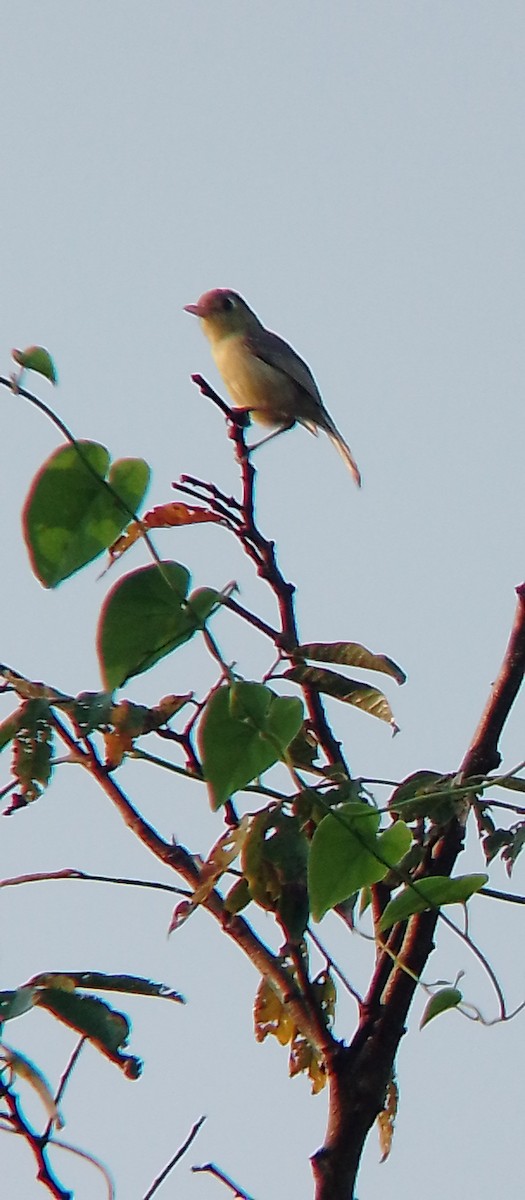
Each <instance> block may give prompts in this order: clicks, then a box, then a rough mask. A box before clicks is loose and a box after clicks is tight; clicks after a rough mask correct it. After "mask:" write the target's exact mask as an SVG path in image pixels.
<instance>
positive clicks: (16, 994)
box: [0, 984, 35, 1026]
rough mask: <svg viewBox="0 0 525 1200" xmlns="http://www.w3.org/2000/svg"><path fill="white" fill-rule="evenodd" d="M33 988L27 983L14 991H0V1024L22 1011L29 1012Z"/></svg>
mask: <svg viewBox="0 0 525 1200" xmlns="http://www.w3.org/2000/svg"><path fill="white" fill-rule="evenodd" d="M34 995H35V989H34V987H31V986H30V985H29V984H27V985H26V986H25V987H21V988H17V989H16V991H9V992H0V1026H1V1025H2V1023H3V1022H4V1021H12V1020H13V1019H14V1017H20V1016H21V1015H22V1013H26V1012H29V1011H30V1010H31V1009H32V1007H33V1003H34Z"/></svg>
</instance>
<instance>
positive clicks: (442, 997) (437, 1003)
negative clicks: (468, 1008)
mask: <svg viewBox="0 0 525 1200" xmlns="http://www.w3.org/2000/svg"><path fill="white" fill-rule="evenodd" d="M462 999H463V996H462V994H461V992H460V991H458V988H455V987H447V988H441V991H440V992H435V994H434V995H433V996H431V997H430V1000H429V1001H428V1004H426V1005H425V1011H424V1013H423V1016H422V1017H421V1020H420V1022H419V1028H420V1029H424V1027H425V1025H428V1022H429V1021H431V1020H432V1019H433V1017H438V1016H439V1014H440V1013H442V1012H446V1011H447V1009H448V1008H457V1006H458V1004H461V1001H462Z"/></svg>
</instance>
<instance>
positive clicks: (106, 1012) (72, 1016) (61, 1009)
mask: <svg viewBox="0 0 525 1200" xmlns="http://www.w3.org/2000/svg"><path fill="white" fill-rule="evenodd" d="M35 1004H38V1005H39V1007H41V1008H45V1009H47V1011H48V1012H50V1013H52V1014H53V1016H54V1017H57V1018H58V1020H59V1021H62V1022H63V1023H64V1024H65V1025H68V1026H69V1028H70V1029H74V1030H76V1032H77V1033H80V1034H82V1036H83V1037H87V1038H89V1040H90V1042H92V1044H93V1045H94V1046H96V1048H97V1049H98V1050H100V1052H101V1053H102V1054H104V1055H105V1057H106V1058H109V1059H110V1061H111V1062H113V1063H116V1065H117V1066H119V1067H121V1068H122V1069H123V1070H124V1072H125V1074H126V1075H127V1076H128V1078H132V1079H137V1078H138V1076H139V1075H140V1073H141V1069H142V1064H141V1062H140V1060H139V1059H137V1058H135V1057H134V1056H132V1055H129V1054H124V1053H123V1050H122V1047H124V1046H126V1044H127V1041H128V1037H129V1031H130V1023H129V1020H128V1018H127V1017H126V1015H125V1013H121V1012H116V1011H115V1010H114V1009H112V1008H110V1006H109V1004H106V1002H105V1001H104V1000H100V999H99V998H98V996H79V995H77V993H76V992H71V991H66V990H65V989H63V988H58V987H57V988H43V989H42V991H40V992H39V993H38V995H37V996H35Z"/></svg>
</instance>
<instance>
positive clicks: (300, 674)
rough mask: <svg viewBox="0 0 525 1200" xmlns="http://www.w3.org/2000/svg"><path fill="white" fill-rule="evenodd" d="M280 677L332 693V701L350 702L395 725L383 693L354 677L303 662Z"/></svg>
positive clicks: (329, 694)
mask: <svg viewBox="0 0 525 1200" xmlns="http://www.w3.org/2000/svg"><path fill="white" fill-rule="evenodd" d="M283 678H284V679H291V680H292V681H293V683H300V684H301V685H302V686H303V687H313V688H315V689H316V690H317V691H318V692H324V693H325V694H326V695H327V696H334V697H335V699H336V700H342V701H343V702H344V703H345V704H353V705H354V706H355V708H360V709H362V711H363V712H367V713H370V715H371V716H372V717H378V718H379V720H380V721H386V722H387V723H388V724H389V725H392V726H394V728H395V723H394V717H393V714H392V709H391V708H390V705H389V703H388V700H387V698H386V696H384V695H383V693H382V692H379V691H378V690H377V688H373V687H370V685H369V684H367V683H359V682H358V681H357V680H356V679H347V678H346V676H345V675H339V674H338V673H337V671H326V670H322V669H321V668H320V667H307V666H304V665H303V664H300V665H299V666H296V667H290V669H289V670H288V671H285V672H284V676H283Z"/></svg>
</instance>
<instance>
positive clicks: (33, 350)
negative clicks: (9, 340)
mask: <svg viewBox="0 0 525 1200" xmlns="http://www.w3.org/2000/svg"><path fill="white" fill-rule="evenodd" d="M11 356H12V358H14V361H15V362H16V363H18V365H19V367H23V368H24V370H25V371H36V372H37V374H38V375H44V376H45V378H46V379H49V381H50V383H58V375H57V372H56V367H55V364H54V362H53V359H52V358H51V355H50V353H49V350H46V349H45V348H44V346H28V347H27V349H26V350H12V351H11Z"/></svg>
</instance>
